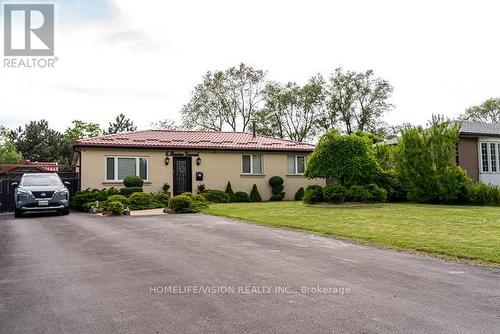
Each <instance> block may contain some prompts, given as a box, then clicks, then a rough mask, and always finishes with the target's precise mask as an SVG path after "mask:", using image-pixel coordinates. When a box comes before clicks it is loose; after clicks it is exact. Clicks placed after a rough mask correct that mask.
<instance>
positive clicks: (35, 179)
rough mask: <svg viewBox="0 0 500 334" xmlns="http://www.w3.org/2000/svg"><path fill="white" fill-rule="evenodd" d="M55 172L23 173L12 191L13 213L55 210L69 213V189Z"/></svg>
mask: <svg viewBox="0 0 500 334" xmlns="http://www.w3.org/2000/svg"><path fill="white" fill-rule="evenodd" d="M64 184H68V183H66V182H65V183H63V182H62V181H61V179H60V178H59V175H57V174H56V173H32V174H24V175H23V177H22V178H21V181H20V182H19V184H17V183H13V184H12V185H13V186H17V188H16V190H15V192H14V198H15V201H16V209H15V211H14V215H15V216H16V217H19V216H21V215H22V214H23V213H26V212H40V211H57V212H59V213H61V214H63V215H67V214H68V213H69V191H68V188H66V187H65V185H64Z"/></svg>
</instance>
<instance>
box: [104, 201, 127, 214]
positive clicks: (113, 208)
mask: <svg viewBox="0 0 500 334" xmlns="http://www.w3.org/2000/svg"><path fill="white" fill-rule="evenodd" d="M106 210H107V211H109V212H111V213H112V214H114V215H122V214H123V211H124V210H125V207H124V206H123V204H122V203H120V202H109V203H108V204H107V206H106Z"/></svg>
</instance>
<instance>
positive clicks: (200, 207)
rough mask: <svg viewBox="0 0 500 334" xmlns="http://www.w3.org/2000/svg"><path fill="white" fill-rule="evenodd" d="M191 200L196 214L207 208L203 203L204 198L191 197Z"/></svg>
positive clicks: (198, 196)
mask: <svg viewBox="0 0 500 334" xmlns="http://www.w3.org/2000/svg"><path fill="white" fill-rule="evenodd" d="M191 199H192V200H193V205H194V206H195V209H196V210H197V211H196V212H199V211H201V210H203V209H205V208H207V207H208V203H207V201H205V198H204V197H203V196H201V195H193V196H192V197H191Z"/></svg>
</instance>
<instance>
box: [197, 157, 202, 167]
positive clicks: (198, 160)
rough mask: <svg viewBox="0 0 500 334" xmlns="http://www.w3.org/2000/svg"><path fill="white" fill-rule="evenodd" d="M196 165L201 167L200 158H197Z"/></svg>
mask: <svg viewBox="0 0 500 334" xmlns="http://www.w3.org/2000/svg"><path fill="white" fill-rule="evenodd" d="M196 165H197V166H199V165H201V158H200V157H198V158H196Z"/></svg>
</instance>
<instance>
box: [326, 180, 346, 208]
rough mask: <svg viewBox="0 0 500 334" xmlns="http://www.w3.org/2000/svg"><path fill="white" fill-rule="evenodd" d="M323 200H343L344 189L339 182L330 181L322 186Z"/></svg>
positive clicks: (332, 201) (331, 201)
mask: <svg viewBox="0 0 500 334" xmlns="http://www.w3.org/2000/svg"><path fill="white" fill-rule="evenodd" d="M323 196H324V199H325V201H327V202H330V203H342V202H344V201H345V196H346V189H345V188H344V187H343V186H342V185H341V184H340V183H330V184H328V185H326V186H325V188H323Z"/></svg>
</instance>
